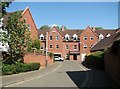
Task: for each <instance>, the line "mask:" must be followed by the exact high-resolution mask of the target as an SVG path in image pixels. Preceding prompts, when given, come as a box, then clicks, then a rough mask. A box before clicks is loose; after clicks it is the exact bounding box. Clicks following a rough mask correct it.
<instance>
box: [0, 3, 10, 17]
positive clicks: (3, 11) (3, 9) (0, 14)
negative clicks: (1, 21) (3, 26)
mask: <svg viewBox="0 0 120 89" xmlns="http://www.w3.org/2000/svg"><path fill="white" fill-rule="evenodd" d="M10 4H11V2H0V18H1V17H3V16H4V15H5V14H6V7H9V5H10ZM1 8H2V9H1Z"/></svg>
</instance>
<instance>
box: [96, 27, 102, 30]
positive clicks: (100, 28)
mask: <svg viewBox="0 0 120 89" xmlns="http://www.w3.org/2000/svg"><path fill="white" fill-rule="evenodd" d="M95 29H96V30H103V28H102V27H95Z"/></svg>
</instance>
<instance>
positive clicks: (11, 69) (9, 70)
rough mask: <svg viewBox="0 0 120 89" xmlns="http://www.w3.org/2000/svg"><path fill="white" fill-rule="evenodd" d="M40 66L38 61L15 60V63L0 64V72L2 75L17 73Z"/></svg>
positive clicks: (36, 68)
mask: <svg viewBox="0 0 120 89" xmlns="http://www.w3.org/2000/svg"><path fill="white" fill-rule="evenodd" d="M39 68H40V63H28V64H24V63H20V62H16V64H12V65H8V64H2V74H3V75H10V74H17V73H21V72H27V71H34V70H38V69H39Z"/></svg>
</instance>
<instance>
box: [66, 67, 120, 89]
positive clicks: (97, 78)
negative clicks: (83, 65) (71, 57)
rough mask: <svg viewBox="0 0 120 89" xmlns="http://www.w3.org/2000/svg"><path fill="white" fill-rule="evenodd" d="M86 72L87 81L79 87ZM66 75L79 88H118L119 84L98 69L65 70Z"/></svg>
mask: <svg viewBox="0 0 120 89" xmlns="http://www.w3.org/2000/svg"><path fill="white" fill-rule="evenodd" d="M87 72H88V81H87V83H86V84H85V87H84V88H83V87H81V86H82V85H83V82H85V79H86V73H87ZM66 73H67V75H68V76H69V77H70V78H71V80H72V81H73V82H74V83H75V84H76V85H77V87H78V88H80V89H86V88H87V89H88V88H94V89H103V88H104V89H111V88H113V89H118V88H119V89H120V86H119V85H118V84H117V83H116V82H115V81H114V80H113V79H112V78H111V77H110V76H109V75H108V74H107V73H106V72H104V71H100V70H93V69H92V70H88V71H67V72H66Z"/></svg>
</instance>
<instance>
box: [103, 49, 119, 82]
mask: <svg viewBox="0 0 120 89" xmlns="http://www.w3.org/2000/svg"><path fill="white" fill-rule="evenodd" d="M104 63H105V71H106V72H108V73H109V74H110V75H111V76H112V77H113V78H114V79H115V80H116V81H117V82H118V83H119V84H120V55H119V56H115V55H113V54H112V53H111V52H110V51H107V52H106V53H105V55H104Z"/></svg>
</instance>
